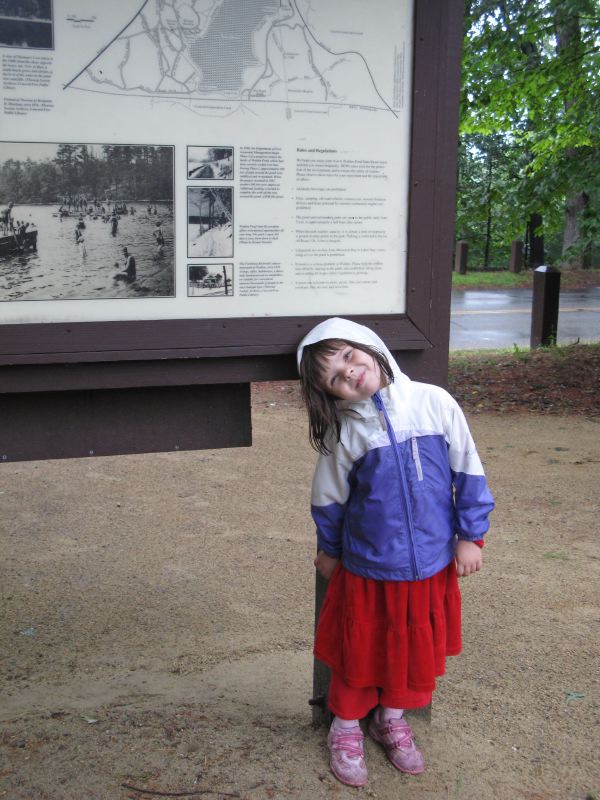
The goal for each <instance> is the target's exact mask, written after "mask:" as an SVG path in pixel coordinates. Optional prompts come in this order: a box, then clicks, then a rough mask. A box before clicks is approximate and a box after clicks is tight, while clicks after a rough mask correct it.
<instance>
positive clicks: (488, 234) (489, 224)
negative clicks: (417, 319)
mask: <svg viewBox="0 0 600 800" xmlns="http://www.w3.org/2000/svg"><path fill="white" fill-rule="evenodd" d="M487 166H488V174H487V178H488V182H487V197H486V203H487V219H486V226H485V253H484V256H483V268H484V269H487V268H488V267H489V265H490V248H491V240H492V173H493V169H492V154H491V153H489V152H488V164H487Z"/></svg>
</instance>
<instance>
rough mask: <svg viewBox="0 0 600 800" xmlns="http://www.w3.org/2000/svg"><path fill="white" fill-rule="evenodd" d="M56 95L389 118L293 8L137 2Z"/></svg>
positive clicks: (364, 64)
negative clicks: (343, 110) (296, 107)
mask: <svg viewBox="0 0 600 800" xmlns="http://www.w3.org/2000/svg"><path fill="white" fill-rule="evenodd" d="M365 5H367V6H368V4H365ZM365 13H368V8H367V9H365ZM354 27H360V19H359V20H358V24H357V23H356V22H354ZM333 33H334V34H335V33H345V32H344V31H333ZM353 33H355V34H356V35H357V38H358V35H359V32H357V31H353ZM329 38H330V40H331V41H332V42H336V41H337V42H338V43H339V39H338V40H336V38H335V36H333V37H329ZM65 88H74V89H81V90H87V91H96V92H102V93H107V94H117V95H118V94H121V95H134V96H146V97H149V98H171V99H173V98H174V99H180V100H190V101H197V100H202V101H204V102H206V101H211V102H215V101H216V102H224V101H226V102H232V101H237V102H256V103H259V102H263V103H264V102H271V103H285V104H288V105H289V104H315V103H316V104H321V105H323V104H324V105H329V106H353V107H361V108H368V109H369V110H384V111H387V112H391V113H392V114H395V111H396V109H394V108H393V107H392V104H391V103H392V101H391V100H389V102H388V100H386V99H384V96H383V93H382V92H381V91H380V89H379V88H378V87H377V85H376V82H375V79H374V76H373V72H372V70H371V69H370V66H369V63H368V61H367V58H366V57H365V56H364V55H363V54H362V53H361V52H360V50H359V49H358V48H356V49H352V48H350V47H342V48H340V47H335V46H333V45H332V44H331V42H330V43H329V44H328V43H326V37H322V36H320V35H319V17H318V14H312V13H311V7H310V4H308V5H307V7H306V8H305V9H303V10H301V9H300V6H299V4H298V3H297V2H296V0H244V1H243V2H239V0H196V2H193V1H192V2H190V1H189V0H186V1H185V2H184V0H146V2H143V3H142V4H141V7H140V8H139V10H138V11H137V13H136V14H135V16H134V17H133V18H132V19H131V21H130V22H129V23H128V24H127V25H126V26H125V27H124V28H122V29H121V30H120V31H117V32H116V33H115V35H114V36H113V38H112V39H111V40H110V41H108V42H107V43H106V45H105V46H104V47H103V48H102V49H101V50H100V52H99V53H98V54H97V55H96V56H95V57H94V58H93V59H92V60H90V62H89V63H88V64H86V65H85V66H84V67H83V68H82V69H81V70H80V71H79V72H78V73H77V74H76V75H75V76H74V77H73V78H71V80H70V81H69V82H68V83H67V84H66V86H65Z"/></svg>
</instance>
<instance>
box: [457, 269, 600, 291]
mask: <svg viewBox="0 0 600 800" xmlns="http://www.w3.org/2000/svg"><path fill="white" fill-rule="evenodd" d="M560 285H561V288H562V289H587V288H590V287H593V286H600V269H563V270H561V274H560ZM532 286H533V272H532V270H524V271H523V272H519V273H518V274H517V273H514V272H509V271H508V270H507V269H500V270H491V269H490V270H477V269H473V270H468V272H467V274H466V275H459V274H458V272H453V273H452V288H453V289H528V288H531V287H532Z"/></svg>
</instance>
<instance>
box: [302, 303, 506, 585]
mask: <svg viewBox="0 0 600 800" xmlns="http://www.w3.org/2000/svg"><path fill="white" fill-rule="evenodd" d="M324 339H344V340H351V341H354V342H359V343H361V344H367V345H371V346H373V347H376V348H377V349H379V350H380V351H381V352H383V353H385V355H386V357H387V358H388V360H389V362H390V365H391V366H392V368H393V371H394V382H393V383H392V384H390V385H389V386H386V387H385V388H383V389H381V390H380V391H379V392H377V393H376V394H375V395H373V397H372V398H370V399H369V400H364V401H362V402H359V403H347V402H345V401H341V400H340V401H338V404H337V405H338V411H339V416H340V421H341V433H340V441H339V442H336V441H335V438H334V436H333V435H332V437H331V441H330V442H329V443H328V446H329V448H330V450H331V453H330V454H329V455H320V456H319V460H318V462H317V466H316V470H315V474H314V478H313V487H312V498H311V511H312V516H313V519H314V521H315V523H316V526H317V540H318V547H319V550H323V551H324V552H325V553H327V554H328V555H330V556H333V557H335V558H341V560H342V563H343V564H344V566H345V567H346V569H348V570H349V571H350V572H353V573H355V574H357V575H361V576H363V577H365V578H374V579H377V580H394V581H409V580H410V581H412V580H422V579H424V578H429V577H431V576H432V575H435V574H436V573H437V572H439V571H440V570H441V569H443V568H444V567H445V566H447V565H448V564H449V563H450V562H451V561H452V559H453V558H454V550H455V545H456V539H457V538H458V539H467V540H471V541H474V540H479V539H482V538H483V536H484V534H485V533H486V531H487V530H488V528H489V521H488V516H489V514H490V512H491V511H492V509H493V508H494V500H493V498H492V495H491V494H490V491H489V489H488V486H487V483H486V479H485V475H484V472H483V467H482V465H481V461H480V459H479V456H478V455H477V451H476V449H475V444H474V442H473V439H472V437H471V434H470V432H469V428H468V426H467V422H466V420H465V417H464V414H463V413H462V411H461V409H460V407H459V406H458V404H457V402H456V401H455V400H454V399H453V398H452V397H451V396H450V395H449V394H448V392H446V391H445V390H444V389H441V388H440V387H438V386H433V385H429V384H425V383H417V382H416V381H411V380H410V379H409V378H408V377H407V376H406V375H404V374H403V373H402V372H401V371H400V369H399V367H398V365H397V364H396V362H395V360H394V358H393V356H392V354H391V353H390V351H389V350H388V348H387V347H386V346H385V344H384V343H383V341H382V340H381V339H380V338H379V337H378V336H377V335H376V334H375V333H374V332H373V331H371V330H370V329H369V328H366V327H365V326H363V325H358V324H357V323H354V322H351V321H349V320H344V319H340V318H333V319H329V320H326V321H325V322H322V323H321V324H320V325H317V327H316V328H313V330H312V331H311V332H310V333H309V334H307V336H306V337H305V338H304V339H303V340H302V342H301V343H300V345H299V347H298V364H300V361H301V359H302V351H303V349H304V347H305V346H306V345H309V344H314V343H315V342H318V341H322V340H324Z"/></svg>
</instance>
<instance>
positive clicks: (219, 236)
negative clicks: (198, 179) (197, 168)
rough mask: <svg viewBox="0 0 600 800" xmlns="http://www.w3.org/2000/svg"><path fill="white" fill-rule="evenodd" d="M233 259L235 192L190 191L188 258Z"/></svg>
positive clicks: (229, 190)
mask: <svg viewBox="0 0 600 800" xmlns="http://www.w3.org/2000/svg"><path fill="white" fill-rule="evenodd" d="M232 257H233V189H232V188H229V189H214V188H212V187H209V186H203V187H197V188H196V187H193V188H190V187H188V258H232Z"/></svg>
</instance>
